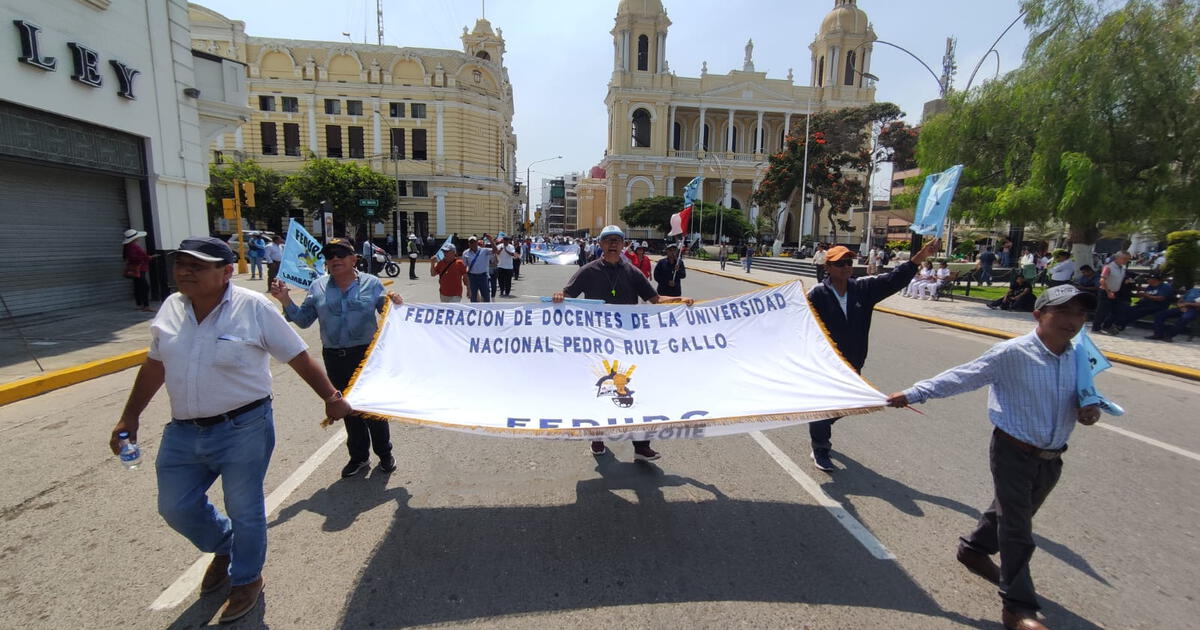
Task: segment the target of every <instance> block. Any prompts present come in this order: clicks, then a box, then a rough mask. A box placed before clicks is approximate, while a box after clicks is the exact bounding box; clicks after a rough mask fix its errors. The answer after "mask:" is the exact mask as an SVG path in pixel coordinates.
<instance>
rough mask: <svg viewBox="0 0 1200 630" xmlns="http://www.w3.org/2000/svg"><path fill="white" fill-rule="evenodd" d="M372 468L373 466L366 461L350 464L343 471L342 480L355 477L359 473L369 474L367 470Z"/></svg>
mask: <svg viewBox="0 0 1200 630" xmlns="http://www.w3.org/2000/svg"><path fill="white" fill-rule="evenodd" d="M370 467H371V465H370V464H368V463H367V462H366V460H363V461H361V462H350V463H349V464H346V467H345V468H343V469H342V479H345V478H347V477H353V476H354V475H357V474H359V473H364V472H367V469H368V468H370Z"/></svg>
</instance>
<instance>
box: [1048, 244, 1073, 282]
mask: <svg viewBox="0 0 1200 630" xmlns="http://www.w3.org/2000/svg"><path fill="white" fill-rule="evenodd" d="M1049 274H1050V280H1049V282H1048V283H1047V284H1049V285H1050V286H1052V287H1056V286H1058V285H1060V284H1071V280H1072V279H1073V278H1074V277H1075V261H1074V260H1071V253H1070V252H1066V251H1059V252H1055V254H1054V264H1053V265H1051V266H1050V271H1049Z"/></svg>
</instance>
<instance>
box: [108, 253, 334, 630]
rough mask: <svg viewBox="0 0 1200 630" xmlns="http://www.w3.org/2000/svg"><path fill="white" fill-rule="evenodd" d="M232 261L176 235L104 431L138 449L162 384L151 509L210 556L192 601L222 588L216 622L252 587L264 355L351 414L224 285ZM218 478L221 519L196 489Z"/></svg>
mask: <svg viewBox="0 0 1200 630" xmlns="http://www.w3.org/2000/svg"><path fill="white" fill-rule="evenodd" d="M235 260H236V256H235V255H234V253H233V250H231V249H229V245H227V244H226V243H225V242H223V241H221V240H220V239H216V238H209V237H203V238H200V237H193V238H189V239H185V240H184V241H183V242H182V243H181V244H180V245H179V249H178V250H176V251H175V252H173V254H172V261H171V262H172V268H173V270H174V276H175V284H176V285H177V286H178V287H179V292H178V293H175V294H172V295H171V296H169V297H168V298H167V299H166V300H164V301H163V304H162V307H160V308H159V310H158V314H157V315H155V317H154V321H153V323H151V325H150V351H149V353H148V354H147V357H146V360H145V362H144V363H142V367H141V369H140V370H139V371H138V375H137V378H136V380H135V381H134V384H133V389H132V391H130V392H129V399H128V401H127V402H126V403H125V410H124V411H123V412H122V414H121V418H120V419H119V420H118V421H117V425H116V427H114V428H113V432H112V439H111V440H110V442H109V447H110V448H111V449H112V451H113V453H116V452H117V441H118V438H117V434H118V433H119V432H122V431H128V432H129V438H130V440H131V441H134V442H136V441H137V434H138V427H139V423H140V420H139V418H140V416H141V413H142V411H143V410H145V408H146V405H147V404H149V403H150V399H151V398H153V397H154V394H155V392H157V391H158V389H159V388H160V387H162V386H163V385H164V384H165V385H166V386H167V396H168V397H169V398H170V402H171V418H172V419H171V422H170V423H169V424H167V427H166V429H165V430H164V432H163V437H162V442H161V444H160V446H159V452H158V457H157V459H156V461H155V472H156V473H157V477H158V513H159V514H161V515H162V517H163V519H164V520H166V521H167V524H168V525H170V526H171V528H172V529H174V530H175V531H177V532H179V533H180V534H182V535H183V536H184V537H186V538H187V539H188V540H190V541H191V542H192V544H194V545H196V547H197V548H199V549H200V550H201V551H204V552H211V553H213V554H215V555H214V557H213V560H212V562H211V563H210V564H209V566H208V570H207V571H206V572H205V574H204V579H203V580H202V581H201V584H200V592H201V594H208V593H213V592H216V591H218V590H220V589H221V588H222V587H224V586H225V584H226V583H231V584H232V588H231V589H230V591H229V597H228V599H227V601H226V602H225V606H224V608H223V609H222V611H221V622H222V623H225V622H229V621H233V620H235V619H238V618H240V617H242V616H245V615H246V613H248V612H250V611H251V610H253V608H254V606H255V605H256V604H257V602H258V599H259V595H260V594H261V593H262V589H263V579H262V567H263V563H264V562H265V560H266V555H267V515H266V506H265V504H264V498H263V479H264V477H265V476H266V472H267V465H268V464H269V463H270V459H271V451H272V449H273V448H274V446H275V427H274V421H273V417H272V412H271V370H270V359H271V358H274V359H275V360H276V361H280V362H283V363H287V364H288V365H289V366H291V368H292V369H293V370H295V371H296V373H297V374H299V375H300V378H302V379H304V381H305V382H306V383H308V385H309V387H311V388H312V390H313V391H314V392H316V394H317V395H318V396H320V397H321V398H322V399H323V400H324V401H325V414H326V415H327V416H328V417H330V418H341V417H343V416H345V415H346V414H348V413H349V412H350V405H348V404H347V403H346V401H344V400H342V395H341V392H339V391H338V390H337V388H336V387H334V386H333V384H332V383H330V382H329V379H328V378H326V376H325V372H323V371H322V370H321V367H320V366H319V365H317V363H316V362H315V361H313V359H312V358H311V357H310V356H309V355H308V352H306V350H307V348H308V346H307V345H306V344H305V343H304V341H303V340H302V339H300V336H299V335H297V334H296V331H295V330H292V327H291V326H289V325H288V324H287V322H285V321H284V320H283V316H281V315H280V314H279V312H278V311H276V310H275V309H274V308H273V307H272V306H271V303H270V302H269V301H268V300H267V299H266V297H264V296H262V295H260V294H258V293H257V292H254V291H250V290H249V289H243V288H241V287H237V286H234V285H233V283H232V282H230V278H231V277H232V276H233V262H234V261H235ZM217 477H220V478H221V482H222V488H223V490H224V495H225V510H226V512H228V514H229V515H228V516H226V515H224V514H222V513H221V512H220V511H218V510H217V508H216V507H215V506H213V505H212V504H211V503H210V502H209V501H208V497H207V495H206V493H207V492H208V489H209V487H211V486H212V484H213V482H215V481H216V479H217Z"/></svg>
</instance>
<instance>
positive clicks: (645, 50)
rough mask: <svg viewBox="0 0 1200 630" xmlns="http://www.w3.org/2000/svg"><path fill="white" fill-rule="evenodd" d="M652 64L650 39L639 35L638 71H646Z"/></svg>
mask: <svg viewBox="0 0 1200 630" xmlns="http://www.w3.org/2000/svg"><path fill="white" fill-rule="evenodd" d="M649 63H650V38H649V37H646V36H645V35H638V65H637V68H638V70H642V71H645V70H646V69H647V64H649Z"/></svg>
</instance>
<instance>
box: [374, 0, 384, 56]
mask: <svg viewBox="0 0 1200 630" xmlns="http://www.w3.org/2000/svg"><path fill="white" fill-rule="evenodd" d="M375 24H376V26H377V27H378V30H379V45H380V46H382V45H383V0H375Z"/></svg>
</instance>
